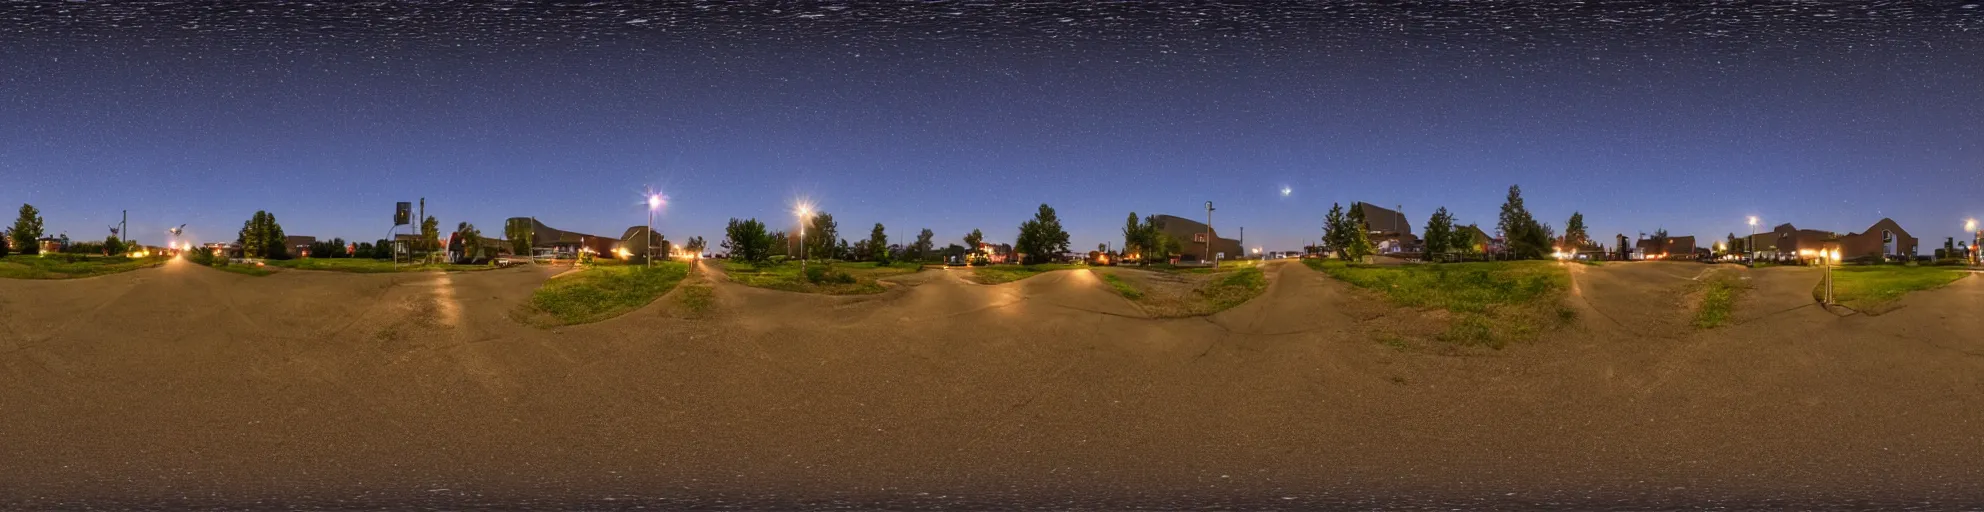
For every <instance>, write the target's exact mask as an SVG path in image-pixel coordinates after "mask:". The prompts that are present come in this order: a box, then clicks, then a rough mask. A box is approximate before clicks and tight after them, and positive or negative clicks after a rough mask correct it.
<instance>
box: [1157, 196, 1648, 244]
mask: <svg viewBox="0 0 1984 512" xmlns="http://www.w3.org/2000/svg"><path fill="white" fill-rule="evenodd" d="M1133 220H1134V219H1133ZM1133 225H1134V224H1133ZM1495 227H1496V231H1497V232H1498V233H1500V234H1501V236H1502V240H1503V244H1504V253H1503V254H1504V255H1505V256H1507V257H1509V258H1511V259H1538V258H1543V257H1544V256H1546V255H1548V254H1550V253H1551V252H1553V251H1554V250H1555V248H1556V247H1563V248H1565V250H1577V249H1578V248H1583V247H1585V246H1586V245H1588V244H1590V243H1591V235H1590V233H1588V232H1587V231H1586V228H1585V222H1584V214H1583V213H1578V212H1573V213H1572V214H1571V219H1570V222H1569V223H1567V224H1565V228H1564V236H1563V238H1561V239H1560V238H1558V237H1557V234H1556V230H1555V228H1553V227H1551V226H1550V224H1549V223H1546V222H1538V221H1537V220H1536V217H1535V216H1534V215H1532V214H1530V212H1529V208H1528V206H1527V205H1525V204H1524V203H1523V198H1522V188H1521V187H1519V186H1514V185H1511V186H1509V194H1508V197H1507V199H1506V200H1505V201H1503V203H1502V211H1501V216H1500V218H1499V219H1498V220H1497V222H1496V226H1495ZM1131 230H1132V229H1131V228H1125V233H1126V234H1128V233H1130V232H1131ZM1370 233H1371V225H1370V222H1369V220H1368V219H1365V218H1364V209H1363V208H1356V207H1352V208H1350V209H1348V210H1345V209H1344V208H1343V205H1341V204H1332V205H1330V211H1329V213H1328V214H1326V215H1325V216H1324V217H1323V244H1322V247H1321V248H1312V250H1314V249H1321V250H1327V251H1329V252H1331V253H1334V254H1336V256H1337V257H1338V258H1342V259H1346V260H1360V259H1363V258H1364V257H1365V256H1370V255H1372V254H1373V253H1375V252H1376V247H1375V246H1374V245H1373V244H1372V243H1371V238H1370ZM1423 234H1424V237H1423V242H1424V244H1425V254H1424V256H1425V259H1426V260H1427V261H1439V260H1441V259H1443V258H1445V257H1447V256H1449V255H1455V254H1460V255H1465V254H1469V253H1474V252H1477V251H1480V250H1483V249H1484V248H1481V247H1476V245H1477V241H1476V240H1475V239H1474V233H1473V232H1472V231H1471V230H1469V229H1466V228H1465V227H1464V226H1462V225H1461V224H1460V221H1459V220H1457V219H1456V218H1455V217H1454V215H1453V214H1452V213H1450V212H1448V211H1447V208H1446V207H1444V206H1442V207H1440V208H1439V209H1437V210H1434V212H1433V216H1432V217H1431V218H1429V219H1427V221H1426V228H1425V230H1424V231H1423ZM1662 236H1664V232H1662Z"/></svg>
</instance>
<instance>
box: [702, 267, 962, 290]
mask: <svg viewBox="0 0 1984 512" xmlns="http://www.w3.org/2000/svg"><path fill="white" fill-rule="evenodd" d="M922 269H923V264H921V263H914V262H905V263H890V264H887V265H883V264H880V263H877V262H872V261H870V262H858V263H848V262H835V261H814V262H809V263H807V264H806V269H805V270H803V271H802V270H800V265H799V262H796V261H784V262H764V263H756V264H753V263H750V262H745V261H736V260H727V261H724V262H723V271H724V273H725V274H727V275H729V276H730V280H731V281H733V282H736V283H738V284H743V285H745V286H755V287H759V288H770V289H773V290H785V291H789V292H801V293H823V294H827V295H861V294H869V293H882V291H883V290H886V289H887V288H883V287H882V283H881V282H879V281H877V280H878V279H881V278H884V277H889V276H898V275H903V274H910V273H915V272H916V271H918V270H922Z"/></svg>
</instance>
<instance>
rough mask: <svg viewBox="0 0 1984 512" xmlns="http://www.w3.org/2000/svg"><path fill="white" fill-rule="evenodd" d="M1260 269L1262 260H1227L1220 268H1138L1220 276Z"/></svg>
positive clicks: (1162, 266) (1170, 265) (1165, 266)
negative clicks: (1227, 273)
mask: <svg viewBox="0 0 1984 512" xmlns="http://www.w3.org/2000/svg"><path fill="white" fill-rule="evenodd" d="M1260 267H1261V260H1227V261H1222V262H1219V267H1217V268H1215V267H1211V266H1197V265H1184V266H1180V265H1172V264H1169V263H1158V264H1153V265H1144V266H1141V267H1136V268H1140V269H1143V270H1154V271H1158V272H1169V273H1173V274H1219V273H1225V272H1238V271H1241V270H1246V269H1250V268H1260Z"/></svg>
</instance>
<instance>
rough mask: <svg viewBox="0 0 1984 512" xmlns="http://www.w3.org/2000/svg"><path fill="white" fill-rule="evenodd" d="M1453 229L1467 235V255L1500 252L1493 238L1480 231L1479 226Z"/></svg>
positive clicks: (1498, 245)
mask: <svg viewBox="0 0 1984 512" xmlns="http://www.w3.org/2000/svg"><path fill="white" fill-rule="evenodd" d="M1454 229H1456V230H1459V231H1460V232H1462V233H1467V240H1468V242H1467V252H1468V253H1472V254H1492V253H1500V252H1502V248H1501V244H1500V243H1498V242H1496V240H1495V237H1492V236H1488V232H1487V231H1482V230H1481V226H1480V225H1476V224H1468V225H1466V226H1460V227H1456V228H1454Z"/></svg>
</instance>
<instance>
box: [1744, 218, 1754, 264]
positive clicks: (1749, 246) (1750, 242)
mask: <svg viewBox="0 0 1984 512" xmlns="http://www.w3.org/2000/svg"><path fill="white" fill-rule="evenodd" d="M1743 247H1744V248H1745V249H1747V250H1748V251H1749V253H1750V258H1749V259H1750V262H1749V265H1750V267H1752V268H1755V267H1756V266H1757V216H1755V215H1751V216H1750V238H1749V239H1748V240H1744V241H1743Z"/></svg>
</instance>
